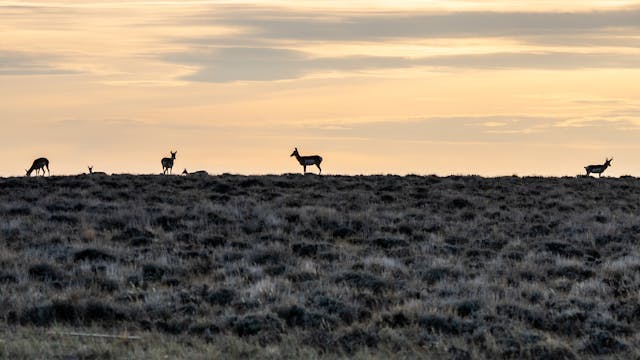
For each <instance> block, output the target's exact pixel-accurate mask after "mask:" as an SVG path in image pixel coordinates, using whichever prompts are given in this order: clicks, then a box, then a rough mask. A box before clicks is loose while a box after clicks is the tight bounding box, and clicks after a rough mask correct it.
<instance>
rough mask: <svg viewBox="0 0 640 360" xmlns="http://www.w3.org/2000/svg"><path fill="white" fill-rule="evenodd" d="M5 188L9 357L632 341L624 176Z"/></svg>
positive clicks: (510, 350)
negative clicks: (109, 336) (106, 336)
mask: <svg viewBox="0 0 640 360" xmlns="http://www.w3.org/2000/svg"><path fill="white" fill-rule="evenodd" d="M0 199H1V200H0V294H1V296H0V319H1V323H0V358H6V357H46V358H60V359H102V358H111V357H144V358H164V357H165V356H169V357H189V358H193V357H198V356H201V357H202V358H211V356H216V355H217V356H222V354H226V355H228V356H232V357H251V358H255V357H265V358H282V357H298V358H313V357H331V358H334V357H344V356H353V357H361V358H370V357H379V358H387V357H388V356H389V355H390V354H393V355H394V356H395V357H406V358H412V357H418V356H422V357H426V356H431V357H436V358H454V359H472V358H499V357H503V358H545V359H565V358H566V359H573V358H576V359H577V358H589V357H596V356H603V355H604V356H610V357H638V356H640V350H638V349H639V348H640V334H639V333H638V329H640V249H639V247H638V245H639V244H640V217H639V216H638V215H639V214H640V181H638V180H637V179H635V178H623V179H614V178H602V179H594V178H583V177H579V178H533V177H532V178H518V177H504V178H490V179H485V178H480V177H474V176H467V177H460V176H456V177H446V178H440V177H435V176H427V177H419V176H407V177H399V176H358V177H340V176H322V177H318V176H315V175H308V176H302V175H284V176H250V177H245V176H232V175H222V176H212V177H209V176H204V177H178V176H167V177H162V176H128V175H119V176H110V177H107V176H97V177H90V176H78V177H52V178H9V179H0ZM65 332H88V333H93V334H112V335H119V336H122V337H123V336H124V335H126V334H128V335H135V336H140V337H141V339H139V340H126V339H124V338H120V339H104V338H94V337H75V336H69V335H64V334H63V333H65Z"/></svg>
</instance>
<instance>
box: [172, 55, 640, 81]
mask: <svg viewBox="0 0 640 360" xmlns="http://www.w3.org/2000/svg"><path fill="white" fill-rule="evenodd" d="M164 60H166V61H170V62H175V63H179V64H184V65H191V66H195V67H197V68H198V70H196V71H195V72H194V73H193V74H190V75H188V76H186V77H184V79H186V80H191V81H202V82H233V81H269V80H283V79H293V78H298V77H301V76H304V75H308V74H313V73H318V72H327V71H361V70H368V69H393V68H408V67H419V66H427V67H434V68H440V69H443V68H444V69H544V70H560V69H582V68H625V69H637V68H640V62H638V61H637V57H635V56H631V55H629V56H621V55H618V54H601V53H587V54H580V53H569V52H546V53H493V54H473V55H451V56H433V57H424V58H405V57H392V56H387V57H384V56H347V57H317V56H313V55H312V54H308V53H305V52H302V51H296V50H289V49H273V48H257V47H222V48H218V49H204V50H194V51H190V52H184V53H174V54H169V55H166V56H165V57H164Z"/></svg>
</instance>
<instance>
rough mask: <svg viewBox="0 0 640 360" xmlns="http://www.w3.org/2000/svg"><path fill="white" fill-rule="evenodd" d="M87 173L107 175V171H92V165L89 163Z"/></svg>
mask: <svg viewBox="0 0 640 360" xmlns="http://www.w3.org/2000/svg"><path fill="white" fill-rule="evenodd" d="M89 175H107V173H106V172H103V171H93V165H91V166H89Z"/></svg>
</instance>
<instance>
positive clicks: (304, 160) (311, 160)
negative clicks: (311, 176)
mask: <svg viewBox="0 0 640 360" xmlns="http://www.w3.org/2000/svg"><path fill="white" fill-rule="evenodd" d="M291 156H295V157H296V159H298V162H299V163H300V165H302V167H303V169H304V173H305V174H306V173H307V165H309V166H311V165H315V166H317V167H318V170H320V172H319V174H322V169H321V168H320V163H321V162H322V157H321V156H318V155H311V156H300V153H298V148H295V150H293V152H292V153H291Z"/></svg>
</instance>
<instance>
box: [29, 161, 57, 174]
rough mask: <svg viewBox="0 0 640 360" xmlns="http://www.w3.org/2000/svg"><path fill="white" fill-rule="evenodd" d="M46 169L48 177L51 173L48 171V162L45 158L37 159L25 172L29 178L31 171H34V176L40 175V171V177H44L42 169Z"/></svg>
mask: <svg viewBox="0 0 640 360" xmlns="http://www.w3.org/2000/svg"><path fill="white" fill-rule="evenodd" d="M45 168H47V172H48V173H49V176H51V171H49V160H48V159H47V158H38V159H35V160H33V164H32V165H31V168H30V169H29V170H25V171H26V172H27V176H31V173H32V172H33V170H35V171H36V176H37V175H38V174H40V170H42V176H44V169H45Z"/></svg>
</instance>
